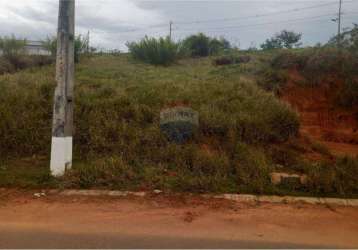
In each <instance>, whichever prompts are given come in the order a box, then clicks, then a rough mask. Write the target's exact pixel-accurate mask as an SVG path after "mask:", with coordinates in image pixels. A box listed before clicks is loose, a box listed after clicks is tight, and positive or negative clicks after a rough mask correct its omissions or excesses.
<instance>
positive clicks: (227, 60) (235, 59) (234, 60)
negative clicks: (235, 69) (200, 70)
mask: <svg viewBox="0 0 358 250" xmlns="http://www.w3.org/2000/svg"><path fill="white" fill-rule="evenodd" d="M250 60H251V57H250V56H222V57H219V58H216V59H214V60H213V64H214V65H215V66H222V65H230V64H238V63H248V62H250Z"/></svg>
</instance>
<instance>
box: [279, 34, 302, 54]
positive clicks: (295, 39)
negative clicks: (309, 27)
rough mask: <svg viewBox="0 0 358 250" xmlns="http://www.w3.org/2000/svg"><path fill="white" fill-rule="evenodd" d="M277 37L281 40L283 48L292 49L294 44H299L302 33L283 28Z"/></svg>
mask: <svg viewBox="0 0 358 250" xmlns="http://www.w3.org/2000/svg"><path fill="white" fill-rule="evenodd" d="M277 38H278V39H279V40H280V41H281V42H282V45H283V47H284V48H286V49H292V48H293V47H294V46H295V47H299V46H301V43H300V40H301V38H302V34H301V33H295V32H294V31H287V30H283V31H281V33H280V34H278V35H277Z"/></svg>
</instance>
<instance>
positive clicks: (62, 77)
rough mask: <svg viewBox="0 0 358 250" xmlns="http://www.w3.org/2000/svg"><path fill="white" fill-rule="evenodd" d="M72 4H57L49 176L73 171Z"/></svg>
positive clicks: (63, 0) (69, 0)
mask: <svg viewBox="0 0 358 250" xmlns="http://www.w3.org/2000/svg"><path fill="white" fill-rule="evenodd" d="M74 39H75V0H59V18H58V33H57V58H56V83H57V86H56V90H55V96H54V109H53V125H52V126H53V127H52V145H51V146H52V147H51V164H50V168H51V174H52V175H53V176H62V175H64V173H65V171H66V169H70V168H71V167H72V133H73V87H74V65H75V60H74Z"/></svg>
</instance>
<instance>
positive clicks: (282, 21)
mask: <svg viewBox="0 0 358 250" xmlns="http://www.w3.org/2000/svg"><path fill="white" fill-rule="evenodd" d="M335 14H336V13H333V14H325V15H320V16H313V17H305V18H296V19H289V20H281V21H273V22H265V23H256V24H247V25H237V26H224V27H220V28H219V27H218V28H215V29H208V30H206V31H216V30H224V29H237V28H246V27H255V26H265V25H271V24H280V23H287V22H297V21H310V20H311V19H316V18H322V17H331V16H332V15H335ZM194 30H197V29H180V31H194Z"/></svg>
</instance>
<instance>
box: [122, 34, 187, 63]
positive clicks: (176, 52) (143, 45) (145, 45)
mask: <svg viewBox="0 0 358 250" xmlns="http://www.w3.org/2000/svg"><path fill="white" fill-rule="evenodd" d="M127 47H128V49H129V51H130V53H131V54H132V56H133V58H134V59H137V60H140V61H143V62H146V63H150V64H154V65H164V66H168V65H170V64H173V63H174V62H176V61H177V60H178V59H179V57H180V55H181V44H180V43H176V42H173V41H172V40H171V39H170V38H169V37H166V38H162V37H161V38H158V39H156V38H149V37H147V36H146V37H145V38H143V39H142V40H140V41H139V42H129V43H127Z"/></svg>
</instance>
